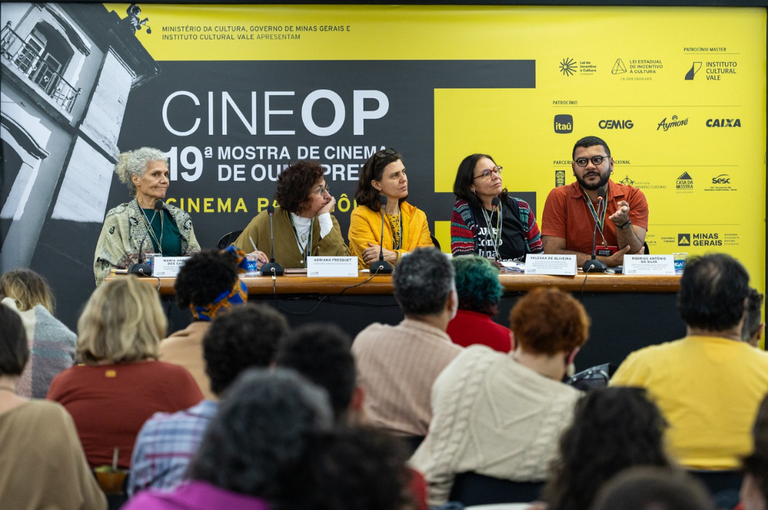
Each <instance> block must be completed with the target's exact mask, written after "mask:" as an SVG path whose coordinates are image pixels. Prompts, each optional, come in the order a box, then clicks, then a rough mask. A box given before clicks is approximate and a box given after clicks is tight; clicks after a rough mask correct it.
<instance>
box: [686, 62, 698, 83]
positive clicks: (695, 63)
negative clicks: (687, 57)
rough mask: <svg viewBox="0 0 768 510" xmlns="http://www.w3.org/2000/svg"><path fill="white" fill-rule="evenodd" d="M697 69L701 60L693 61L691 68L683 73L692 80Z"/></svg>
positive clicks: (687, 78)
mask: <svg viewBox="0 0 768 510" xmlns="http://www.w3.org/2000/svg"><path fill="white" fill-rule="evenodd" d="M699 69H701V62H694V63H693V65H692V66H691V70H690V71H688V72H687V73H686V74H685V79H686V80H693V77H694V76H696V73H698V72H699Z"/></svg>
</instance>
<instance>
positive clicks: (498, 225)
mask: <svg viewBox="0 0 768 510" xmlns="http://www.w3.org/2000/svg"><path fill="white" fill-rule="evenodd" d="M482 209H483V217H484V218H485V225H486V226H487V227H488V234H487V236H488V237H490V238H491V242H492V243H493V249H494V251H495V252H496V260H500V259H501V257H500V256H499V244H500V243H499V241H501V229H502V228H503V226H504V225H503V224H502V223H501V203H499V210H498V211H496V214H497V215H496V237H495V238H494V236H493V228H492V227H491V219H492V218H493V213H491V216H490V217H489V216H488V211H486V210H485V206H483V208H482Z"/></svg>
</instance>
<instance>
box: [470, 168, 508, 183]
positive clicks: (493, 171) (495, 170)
mask: <svg viewBox="0 0 768 510" xmlns="http://www.w3.org/2000/svg"><path fill="white" fill-rule="evenodd" d="M503 169H504V167H501V166H495V167H493V168H486V169H485V170H483V172H482V173H481V174H480V175H476V176H475V177H474V179H479V178H481V177H482V178H483V179H485V180H486V181H487V180H488V179H490V178H491V175H492V174H496V175H499V176H501V171H502V170H503Z"/></svg>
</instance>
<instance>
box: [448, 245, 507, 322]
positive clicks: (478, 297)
mask: <svg viewBox="0 0 768 510" xmlns="http://www.w3.org/2000/svg"><path fill="white" fill-rule="evenodd" d="M451 262H452V263H453V269H454V270H455V271H456V278H455V280H456V293H457V294H458V295H459V310H469V311H471V312H477V313H482V314H485V315H488V316H490V317H493V316H494V315H496V313H497V312H498V308H497V305H498V304H499V300H501V296H502V295H503V294H504V289H502V287H501V282H499V270H498V269H497V268H496V266H494V265H493V264H491V261H489V260H488V259H486V258H484V257H478V256H476V255H472V256H466V257H456V258H454V259H453V260H452V261H451Z"/></svg>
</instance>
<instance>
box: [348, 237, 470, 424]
mask: <svg viewBox="0 0 768 510" xmlns="http://www.w3.org/2000/svg"><path fill="white" fill-rule="evenodd" d="M453 278H454V271H453V266H452V265H451V263H450V261H449V260H448V258H447V257H446V256H445V255H444V254H443V253H441V252H440V251H439V250H437V249H435V248H419V249H417V250H414V251H413V253H411V254H410V255H408V256H405V257H403V259H402V260H401V261H400V263H399V264H398V265H397V267H396V269H395V273H394V275H393V276H392V284H393V286H394V294H395V299H396V300H397V302H398V304H399V305H400V308H401V309H402V311H403V314H404V315H405V320H403V321H402V322H401V323H400V324H398V325H397V326H389V325H384V324H379V323H374V324H371V325H370V326H368V327H367V328H365V329H364V330H363V331H362V332H360V334H358V335H357V338H356V339H355V342H354V343H353V344H352V353H353V354H354V356H355V360H356V361H357V368H358V371H359V384H360V386H361V387H362V388H363V390H364V391H365V403H364V405H363V407H364V409H365V413H366V415H367V416H368V417H369V418H370V419H371V421H372V422H373V423H374V424H375V425H376V426H378V427H380V428H381V429H383V430H386V431H388V432H390V433H392V434H395V435H399V436H412V437H413V436H416V437H423V436H424V435H425V434H426V433H427V429H428V427H429V422H430V421H431V419H432V411H431V406H430V393H431V390H432V384H433V383H434V382H435V379H436V378H437V376H438V375H439V374H440V372H441V371H442V370H443V369H444V368H445V367H446V366H447V365H448V363H450V362H451V360H453V358H455V357H456V356H457V355H458V354H459V353H460V352H461V350H462V348H461V347H459V346H457V345H455V344H453V343H452V342H451V338H450V337H449V336H448V335H447V334H446V332H445V331H446V328H447V327H448V323H449V322H450V320H451V319H453V317H455V315H456V309H457V307H458V297H457V295H456V287H455V284H454V280H453Z"/></svg>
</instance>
